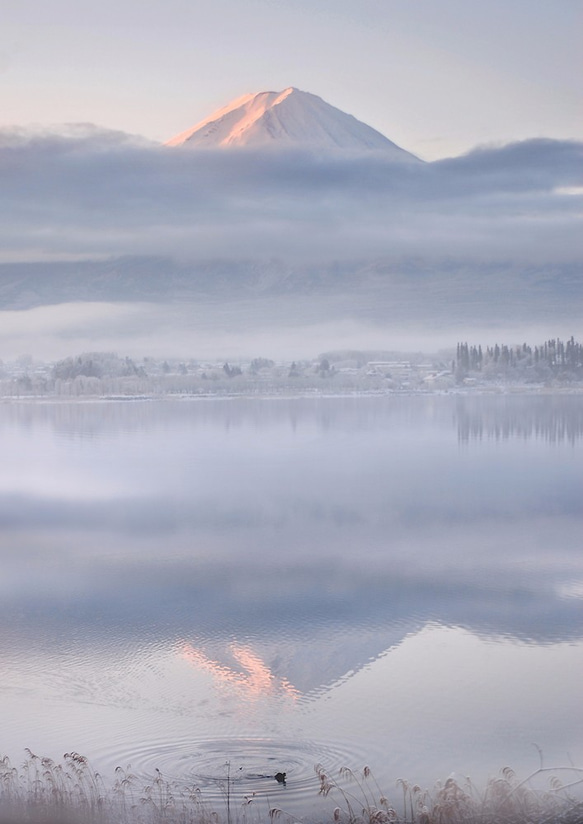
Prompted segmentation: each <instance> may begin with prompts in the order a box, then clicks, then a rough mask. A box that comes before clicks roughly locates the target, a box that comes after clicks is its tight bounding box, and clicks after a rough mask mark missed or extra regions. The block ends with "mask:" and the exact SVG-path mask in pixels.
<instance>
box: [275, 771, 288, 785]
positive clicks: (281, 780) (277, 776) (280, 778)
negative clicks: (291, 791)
mask: <svg viewBox="0 0 583 824" xmlns="http://www.w3.org/2000/svg"><path fill="white" fill-rule="evenodd" d="M285 776H286V773H282V772H278V773H275V775H274V776H273V777H274V778H275V780H276V781H278V782H279V783H280V784H285Z"/></svg>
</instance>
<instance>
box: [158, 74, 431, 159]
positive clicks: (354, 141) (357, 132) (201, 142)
mask: <svg viewBox="0 0 583 824" xmlns="http://www.w3.org/2000/svg"><path fill="white" fill-rule="evenodd" d="M166 145H167V146H188V147H190V148H197V149H198V148H209V149H216V148H218V147H233V148H241V147H249V148H265V147H269V146H271V147H274V148H277V147H281V148H293V147H296V148H302V147H305V148H309V149H317V150H318V149H319V150H330V149H340V150H344V151H351V152H355V151H356V152H363V151H370V150H376V151H381V152H384V153H389V154H391V159H394V160H400V161H403V162H411V161H413V162H415V161H417V162H419V159H418V158H417V157H415V155H412V154H410V153H409V152H406V151H405V150H404V149H401V148H399V146H397V145H396V144H395V143H392V142H391V141H390V140H389V139H388V138H386V137H385V136H384V135H382V134H381V133H380V132H377V131H376V130H375V129H372V128H371V127H370V126H367V125H366V123H362V122H361V121H360V120H357V119H356V118H355V117H353V116H352V115H350V114H345V112H342V111H340V109H336V108H335V107H334V106H330V104H329V103H326V102H325V101H324V100H322V98H321V97H317V96H316V95H315V94H309V92H302V91H300V90H299V89H295V88H294V87H293V86H290V87H289V88H288V89H284V91H282V92H259V93H258V94H246V95H243V97H238V98H237V99H236V100H233V101H232V102H231V103H229V104H228V105H226V106H224V107H223V108H222V109H218V111H216V112H214V113H213V114H211V115H210V117H207V118H205V119H204V120H201V121H200V123H197V124H196V126H193V127H192V128H191V129H188V130H187V131H185V132H182V133H181V134H179V135H176V137H173V138H172V139H171V140H169V141H168V142H167V143H166Z"/></svg>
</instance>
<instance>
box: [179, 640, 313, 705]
mask: <svg viewBox="0 0 583 824" xmlns="http://www.w3.org/2000/svg"><path fill="white" fill-rule="evenodd" d="M228 650H229V652H230V654H231V655H232V656H233V658H234V659H235V660H236V661H237V662H238V663H239V664H240V665H241V667H242V668H243V670H245V671H244V672H241V671H238V670H236V669H233V668H232V667H229V666H227V665H225V664H221V663H219V662H218V661H213V660H212V659H211V658H209V657H208V656H207V654H206V653H205V652H204V651H203V650H202V649H199V648H197V647H194V646H193V645H192V644H190V643H188V642H186V641H185V642H184V643H183V644H181V645H180V647H179V654H180V657H181V658H182V659H184V660H185V661H188V662H189V663H190V664H192V665H193V666H195V667H196V668H197V669H198V670H201V671H203V672H208V673H210V674H211V675H212V676H213V679H214V681H215V683H216V684H217V685H219V686H228V687H233V688H235V689H237V690H239V691H241V692H242V693H244V694H245V695H246V697H247V698H251V699H257V698H264V697H266V696H272V697H277V696H282V697H285V698H288V699H291V700H292V701H296V700H297V699H298V698H299V697H300V691H299V690H298V689H297V688H296V687H294V686H293V685H292V684H290V682H289V681H288V680H287V678H283V677H280V676H277V675H275V674H274V673H273V672H272V671H271V669H270V667H269V666H268V665H267V664H266V663H265V662H264V661H263V660H262V659H261V658H260V657H259V656H258V655H257V653H255V652H254V651H253V650H252V649H251V647H249V646H247V645H243V644H236V643H232V644H229V646H228Z"/></svg>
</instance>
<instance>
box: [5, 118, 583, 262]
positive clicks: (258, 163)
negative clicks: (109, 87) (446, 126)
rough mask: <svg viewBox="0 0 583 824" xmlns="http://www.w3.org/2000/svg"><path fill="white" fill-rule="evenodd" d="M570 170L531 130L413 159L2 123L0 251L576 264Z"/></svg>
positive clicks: (577, 199) (557, 149) (578, 151)
mask: <svg viewBox="0 0 583 824" xmlns="http://www.w3.org/2000/svg"><path fill="white" fill-rule="evenodd" d="M582 170H583V144H581V143H575V142H567V141H555V140H543V139H540V140H529V141H525V142H522V143H516V144H511V145H508V146H503V147H499V148H481V149H477V150H475V151H473V152H470V153H469V154H467V155H464V156H462V157H458V158H452V159H448V160H442V161H437V162H434V163H427V164H419V165H417V164H395V163H391V162H390V161H387V160H386V159H384V158H383V156H382V155H381V154H377V153H371V154H369V155H363V156H354V155H352V156H346V155H341V154H335V155H326V156H324V155H318V154H313V153H309V152H304V151H277V152H269V151H268V152H255V151H250V150H239V151H222V150H221V151H199V152H196V151H188V150H181V149H171V148H168V147H161V146H159V145H156V144H150V143H147V142H145V141H143V140H139V139H136V138H132V137H130V136H128V135H124V134H120V133H116V132H108V131H103V130H100V129H97V128H94V127H88V126H84V127H74V128H73V127H72V128H70V129H69V130H68V131H66V132H64V133H59V134H56V133H34V134H31V133H23V132H16V131H3V132H0V184H1V187H2V194H3V197H2V199H1V201H0V243H1V245H2V249H3V250H4V252H3V257H2V258H1V260H5V261H6V260H8V261H9V260H18V259H20V260H23V259H33V258H34V259H44V258H46V259H50V258H66V259H71V258H76V257H79V258H83V257H92V256H109V255H127V254H130V255H133V254H140V255H144V254H156V255H171V256H175V257H178V258H181V259H185V260H194V259H208V258H215V257H217V258H222V259H225V258H231V259H241V258H250V257H251V258H256V259H263V260H265V259H269V258H271V257H278V258H282V259H287V260H298V261H306V260H328V261H329V260H333V259H336V260H346V259H351V258H361V259H362V258H363V257H368V258H372V257H376V256H379V255H395V254H415V255H422V256H429V257H430V256H432V255H439V256H443V255H451V256H456V255H463V256H468V255H470V256H472V257H475V258H476V259H477V260H481V261H484V260H491V259H501V258H506V259H515V260H538V261H540V260H541V259H543V260H546V261H557V262H564V261H576V260H580V259H581V256H582V252H583V238H582V236H581V232H580V218H581V211H582V209H583V195H582V194H581V191H582V190H581V188H580V187H581V186H582V184H583V171H582ZM578 187H579V188H578Z"/></svg>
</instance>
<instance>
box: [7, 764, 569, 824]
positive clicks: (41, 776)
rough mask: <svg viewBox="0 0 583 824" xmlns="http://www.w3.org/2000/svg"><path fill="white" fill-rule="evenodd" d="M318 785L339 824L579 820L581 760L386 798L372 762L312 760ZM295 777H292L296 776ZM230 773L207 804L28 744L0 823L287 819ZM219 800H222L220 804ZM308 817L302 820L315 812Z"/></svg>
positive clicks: (244, 823) (195, 794)
mask: <svg viewBox="0 0 583 824" xmlns="http://www.w3.org/2000/svg"><path fill="white" fill-rule="evenodd" d="M315 769H316V776H317V780H318V783H319V794H320V795H321V796H325V797H328V798H330V799H331V801H332V802H333V803H334V806H333V808H332V807H331V809H330V811H329V812H328V813H327V814H326V815H324V816H322V815H319V816H318V817H317V818H315V819H314V821H316V820H319V821H321V820H322V818H324V819H325V820H327V821H330V822H338V824H583V799H582V796H581V789H582V788H583V769H580V768H576V767H573V766H565V767H558V768H552V769H551V768H546V767H544V765H543V763H542V757H541V764H540V766H539V768H538V769H537V770H535V771H534V772H533V773H532V774H531V775H529V776H528V777H526V778H524V779H522V780H520V779H519V778H517V776H516V775H515V773H514V772H513V771H512V770H511V769H509V768H507V767H506V768H504V769H503V770H502V771H501V772H500V774H499V775H498V776H496V777H495V778H492V779H491V780H490V781H489V782H488V783H487V785H486V787H485V788H483V789H481V790H480V789H478V788H476V787H475V786H474V785H473V784H472V782H471V781H470V780H469V779H465V780H464V781H463V782H459V781H457V780H455V779H454V778H448V779H447V780H446V781H445V782H444V783H438V784H436V785H435V786H434V787H433V788H431V789H430V790H428V789H422V788H421V787H420V786H419V785H418V784H412V783H410V782H408V781H405V780H404V779H399V780H398V781H397V782H396V785H395V793H396V797H395V800H394V801H391V800H389V798H388V796H387V795H386V794H385V793H383V792H382V791H381V789H380V787H379V786H378V784H377V782H376V780H375V778H374V776H373V774H372V772H371V770H370V769H369V768H368V767H365V768H364V769H363V770H362V771H360V772H356V771H354V770H350V769H348V768H343V769H342V770H340V771H339V773H338V776H337V777H333V776H331V775H330V774H329V773H328V772H326V770H325V769H324V768H323V767H322V766H321V765H320V764H318V765H316V768H315ZM292 780H293V779H292ZM230 789H231V788H230V786H229V776H228V777H227V789H226V794H225V799H226V801H225V808H224V809H221V810H216V809H211V808H210V807H209V806H208V805H207V804H206V803H205V801H204V798H203V793H202V792H201V790H200V789H199V788H198V787H195V786H191V785H189V784H187V783H186V782H179V781H169V780H167V779H166V778H165V777H164V776H163V775H162V773H161V772H160V771H158V770H156V773H155V775H154V777H153V780H152V781H151V782H150V783H148V784H146V785H145V786H144V785H143V784H142V783H141V782H140V781H139V780H138V778H137V777H136V776H135V775H134V774H133V773H131V772H130V771H128V770H124V769H122V768H120V767H118V768H117V770H116V772H115V777H114V779H113V782H112V783H111V785H109V786H106V784H105V783H104V781H103V780H102V778H101V776H100V775H99V773H97V772H95V771H94V770H93V769H92V768H91V766H90V765H89V763H88V761H87V759H86V758H85V757H84V756H82V755H79V754H78V753H75V752H72V753H66V754H65V756H64V757H63V761H62V763H56V762H55V761H53V760H52V759H50V758H42V757H39V756H37V755H35V754H34V753H32V752H30V750H27V758H26V760H25V761H24V763H23V764H22V765H21V767H20V768H16V767H14V766H13V765H12V764H11V762H10V760H9V759H8V758H2V759H0V824H223V823H224V822H226V824H264V822H265V824H271V822H275V821H276V820H278V821H283V822H284V824H293V822H298V821H299V820H300V819H297V818H296V817H295V816H294V815H292V814H291V813H287V812H285V811H284V810H282V809H280V808H278V807H274V806H271V805H270V804H269V802H267V803H266V805H265V808H264V809H261V808H260V806H258V805H257V804H256V803H255V799H254V798H253V797H251V796H246V797H245V798H244V799H243V802H242V803H241V804H240V805H234V804H233V799H232V796H231V793H230ZM219 806H220V805H219ZM309 820H310V818H309V817H303V818H302V819H301V821H302V822H305V821H309Z"/></svg>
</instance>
